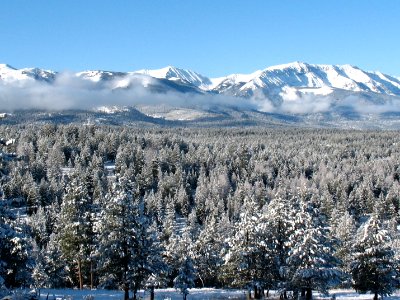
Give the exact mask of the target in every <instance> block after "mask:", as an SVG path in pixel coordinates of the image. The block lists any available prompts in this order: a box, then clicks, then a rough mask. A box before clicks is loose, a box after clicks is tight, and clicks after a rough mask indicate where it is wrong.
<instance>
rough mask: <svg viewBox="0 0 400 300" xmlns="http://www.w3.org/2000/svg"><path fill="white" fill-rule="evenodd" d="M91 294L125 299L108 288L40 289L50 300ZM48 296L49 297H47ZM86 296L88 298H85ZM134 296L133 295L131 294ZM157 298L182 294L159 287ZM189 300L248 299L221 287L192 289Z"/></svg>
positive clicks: (173, 299) (78, 299) (145, 295)
mask: <svg viewBox="0 0 400 300" xmlns="http://www.w3.org/2000/svg"><path fill="white" fill-rule="evenodd" d="M89 295H92V296H93V297H94V299H93V300H106V299H111V300H112V299H115V300H117V299H118V300H120V299H123V296H124V295H123V292H122V291H108V290H82V291H80V290H71V289H69V290H68V289H65V290H52V289H42V290H40V299H41V300H42V299H48V300H84V299H89V297H87V296H89ZM47 296H48V298H47ZM85 297H86V298H85ZM130 297H132V295H130ZM139 297H140V298H139V299H150V295H149V292H148V291H141V292H140V293H139ZM155 299H160V300H161V299H162V300H167V299H168V300H178V299H182V294H180V292H179V291H177V290H176V289H174V288H169V289H158V290H156V291H155ZM187 299H188V300H191V299H193V300H200V299H204V300H208V299H209V300H211V299H246V297H245V291H243V290H221V289H211V288H207V289H191V290H190V294H189V295H188V297H187Z"/></svg>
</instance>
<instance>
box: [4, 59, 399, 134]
mask: <svg viewBox="0 0 400 300" xmlns="http://www.w3.org/2000/svg"><path fill="white" fill-rule="evenodd" d="M35 82H40V85H35ZM47 94H48V95H47ZM57 95H59V96H60V97H58V98H57ZM55 99H57V100H55ZM86 99H87V100H86ZM23 101H26V103H29V105H30V106H28V108H40V109H43V108H44V107H48V105H52V104H53V103H55V102H58V103H57V105H54V107H55V108H56V109H60V108H59V107H62V108H65V107H68V108H74V109H76V108H79V109H80V108H82V107H83V108H84V109H87V108H88V107H93V108H96V107H97V108H99V107H102V108H104V107H106V109H102V110H95V111H97V112H99V111H101V112H104V113H105V112H109V111H115V109H113V108H115V107H118V108H119V107H124V110H122V111H119V110H118V113H122V112H124V113H126V114H128V113H127V111H126V110H125V107H136V108H137V110H136V112H137V111H140V112H141V113H142V114H144V115H146V116H148V117H151V118H156V117H159V118H162V119H165V120H191V121H193V120H195V119H202V120H207V122H208V121H209V120H210V118H211V119H212V118H223V119H224V120H227V118H228V119H229V118H235V119H238V118H245V123H246V124H247V123H248V122H249V120H251V119H252V118H255V119H258V120H260V118H261V119H262V120H263V121H262V122H264V121H265V122H270V121H271V118H269V117H268V118H266V119H265V118H264V116H263V115H260V114H258V113H261V114H263V113H264V114H265V113H269V114H274V116H275V117H276V116H277V115H279V118H278V119H279V121H278V122H280V120H281V118H282V116H296V118H295V119H296V120H302V121H301V122H303V121H307V122H311V123H313V122H321V120H328V119H329V122H331V123H330V124H332V122H333V123H334V122H335V120H338V118H341V119H342V120H343V119H346V120H348V119H354V118H356V119H357V120H359V119H360V116H369V115H371V114H372V115H374V116H376V117H374V118H372V119H371V118H369V117H368V118H369V119H368V120H374V121H373V122H372V121H370V122H371V123H374V122H378V121H379V120H381V119H383V120H385V118H387V116H388V114H390V118H391V119H392V120H395V122H397V120H398V123H399V127H400V79H399V78H398V77H394V76H389V75H386V74H383V73H381V72H370V71H364V70H362V69H360V68H358V67H355V66H351V65H316V64H307V63H302V62H294V63H289V64H284V65H278V66H272V67H268V68H265V69H263V70H258V71H255V72H253V73H250V74H232V75H228V76H225V77H219V78H208V77H206V76H204V75H201V74H199V73H196V72H194V71H191V70H185V69H179V68H175V67H171V66H169V67H165V68H162V69H158V70H138V71H131V72H115V71H104V70H89V71H83V72H78V73H75V74H71V73H63V72H54V71H50V70H43V69H38V68H24V69H16V68H13V67H11V66H9V65H6V64H0V112H1V111H6V112H9V111H13V110H15V109H18V108H20V107H22V108H24V109H26V107H24V103H25V102H24V103H22V102H23ZM62 101H65V102H66V104H65V105H64V104H63V102H62ZM85 101H87V103H84V102H85ZM96 101H97V102H96ZM152 106H153V107H155V108H158V109H156V110H154V109H151V108H149V107H152ZM108 107H110V108H112V109H108ZM143 107H145V108H146V109H144V108H143ZM160 107H161V108H162V109H160ZM165 107H170V108H168V109H166V108H165ZM49 109H51V108H49ZM244 111H246V113H243V112H244ZM253 112H257V113H253ZM118 113H116V114H113V115H114V116H117V115H118ZM128 115H129V114H128ZM133 115H135V116H137V113H134V114H133ZM228 116H229V117H228ZM275 117H272V118H275ZM363 118H364V117H363ZM365 118H366V117H365ZM365 118H364V119H363V120H364V121H365ZM146 120H147V119H146ZM293 120H294V119H293ZM364 121H363V122H364ZM296 122H297V121H296ZM299 122H300V121H299ZM250 123H251V122H250ZM256 123H257V122H256ZM396 124H397V123H396ZM396 126H397V125H396ZM396 128H397V127H396Z"/></svg>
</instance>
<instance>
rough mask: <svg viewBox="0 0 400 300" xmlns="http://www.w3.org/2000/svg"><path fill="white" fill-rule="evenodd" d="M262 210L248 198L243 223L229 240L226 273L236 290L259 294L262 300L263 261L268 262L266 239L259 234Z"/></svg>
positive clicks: (244, 205)
mask: <svg viewBox="0 0 400 300" xmlns="http://www.w3.org/2000/svg"><path fill="white" fill-rule="evenodd" d="M258 211H259V209H258V207H257V205H256V203H255V201H254V199H253V198H245V200H244V203H243V207H242V213H241V214H240V220H239V222H238V223H237V224H236V225H235V233H234V236H233V237H231V239H230V240H229V252H228V254H227V255H226V257H225V266H224V272H225V275H226V276H227V277H228V279H230V280H231V282H232V285H233V286H237V287H242V288H247V289H248V291H249V293H250V291H251V290H252V289H254V290H255V294H256V297H260V296H261V295H259V291H260V289H261V288H262V287H263V286H262V281H263V280H262V276H263V275H262V270H261V269H262V268H261V266H262V264H263V263H262V261H263V260H264V259H265V256H264V253H263V250H264V249H263V247H262V242H261V240H262V237H261V236H260V235H259V233H258V232H257V224H258V222H259V212H258Z"/></svg>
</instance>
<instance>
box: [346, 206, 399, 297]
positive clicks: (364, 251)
mask: <svg viewBox="0 0 400 300" xmlns="http://www.w3.org/2000/svg"><path fill="white" fill-rule="evenodd" d="M390 242H391V237H390V234H389V231H387V230H386V229H385V228H384V227H383V225H382V223H381V221H380V220H379V217H378V214H377V212H374V213H372V214H371V216H370V218H369V219H368V221H367V222H366V223H365V224H364V225H363V226H362V227H361V228H360V232H359V234H358V236H357V240H356V242H355V244H354V255H353V261H352V263H351V264H350V268H351V273H352V276H353V287H354V288H355V289H356V290H357V291H359V292H361V293H365V292H368V291H370V292H372V293H373V294H374V300H378V295H380V296H387V295H390V294H392V293H393V291H394V290H395V289H396V287H397V284H398V280H397V279H396V277H397V276H398V273H397V264H396V261H395V259H394V255H395V254H394V251H393V250H392V248H391V244H390Z"/></svg>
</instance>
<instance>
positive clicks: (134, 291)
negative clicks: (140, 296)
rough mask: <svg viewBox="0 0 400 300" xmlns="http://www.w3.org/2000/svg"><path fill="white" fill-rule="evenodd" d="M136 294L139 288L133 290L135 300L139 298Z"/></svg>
mask: <svg viewBox="0 0 400 300" xmlns="http://www.w3.org/2000/svg"><path fill="white" fill-rule="evenodd" d="M136 294H137V290H136V289H134V290H133V298H132V299H133V300H136V299H137V298H136Z"/></svg>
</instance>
